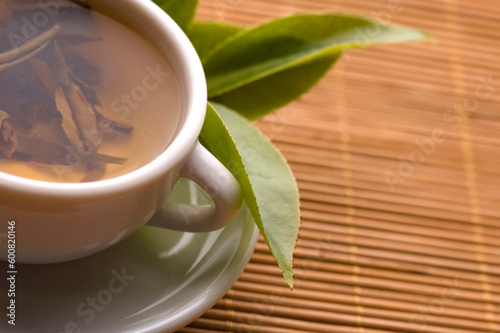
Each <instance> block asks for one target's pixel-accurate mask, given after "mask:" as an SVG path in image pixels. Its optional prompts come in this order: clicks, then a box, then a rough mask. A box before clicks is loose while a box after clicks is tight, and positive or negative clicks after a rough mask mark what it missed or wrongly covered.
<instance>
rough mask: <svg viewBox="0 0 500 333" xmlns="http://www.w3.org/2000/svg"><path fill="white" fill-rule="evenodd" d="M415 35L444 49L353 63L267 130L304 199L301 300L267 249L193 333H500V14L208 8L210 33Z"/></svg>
mask: <svg viewBox="0 0 500 333" xmlns="http://www.w3.org/2000/svg"><path fill="white" fill-rule="evenodd" d="M311 11H312V12H326V11H328V12H342V13H351V14H358V15H363V16H367V17H371V18H373V19H378V20H382V21H384V22H386V23H389V22H390V23H393V24H402V25H408V26H413V27H416V28H419V29H422V30H425V31H427V32H428V33H430V34H431V35H433V36H434V38H435V40H434V42H432V43H416V44H404V45H403V44H400V45H388V46H380V47H375V48H371V49H363V50H360V51H356V52H350V53H347V54H345V55H344V56H343V58H342V60H341V61H340V62H339V63H338V64H337V65H336V66H335V67H334V68H333V69H332V70H331V71H330V72H329V74H328V75H327V76H326V77H325V78H324V79H323V80H322V81H321V82H320V83H319V85H318V86H316V87H315V88H314V89H313V90H312V91H310V92H309V93H308V94H307V95H305V96H304V97H302V98H301V99H300V100H299V101H297V102H294V103H293V104H291V105H289V106H287V107H286V108H284V109H282V110H280V111H279V112H278V113H277V114H274V115H272V116H269V117H267V118H265V119H263V120H261V121H259V123H258V126H259V127H260V128H261V129H262V130H263V131H264V133H266V135H268V136H269V137H270V138H271V139H272V140H273V142H275V143H276V145H277V146H278V147H279V148H280V149H281V151H282V152H283V154H284V155H285V157H286V158H287V159H288V161H289V163H290V165H291V167H292V169H293V171H294V173H295V175H296V178H297V181H298V184H299V188H300V194H301V205H302V230H301V232H300V237H299V240H298V245H297V249H296V259H295V279H296V285H295V289H294V290H293V291H290V290H289V289H288V288H287V286H286V284H285V282H284V280H283V278H282V277H281V274H280V272H279V270H278V269H277V266H276V263H275V261H274V260H273V258H272V256H271V254H270V253H269V251H268V249H267V247H266V246H265V244H264V243H263V241H262V240H260V241H259V243H258V244H257V247H256V249H255V253H254V255H253V256H252V258H251V261H250V263H249V264H248V266H247V268H246V270H245V272H244V273H243V274H242V275H241V277H240V278H239V280H238V281H237V282H236V284H235V285H234V286H233V288H232V289H231V290H230V291H229V292H228V293H227V295H226V296H225V297H224V298H223V299H222V300H220V301H219V302H218V303H217V304H216V305H215V306H214V307H213V308H212V309H211V310H209V311H208V312H207V313H206V314H204V315H203V316H202V317H201V318H199V319H197V320H196V321H194V322H193V323H191V324H190V325H189V326H187V327H185V328H183V329H181V330H180V331H179V332H181V333H209V332H255V333H273V332H279V333H287V332H290V333H298V332H327V333H331V332H338V333H383V332H405V333H406V332H409V333H410V332H411V333H423V332H425V333H475V332H485V333H497V332H500V242H499V241H500V207H499V203H500V139H499V130H500V110H499V107H498V106H499V105H500V61H499V60H500V47H499V45H500V29H498V28H499V25H500V6H499V3H498V0H476V1H472V0H418V1H417V0H201V3H200V8H199V11H198V14H197V16H198V19H199V20H217V21H224V22H229V23H237V24H242V25H255V24H258V23H260V22H263V21H266V20H269V19H271V18H273V17H277V16H283V15H287V14H293V13H298V12H311Z"/></svg>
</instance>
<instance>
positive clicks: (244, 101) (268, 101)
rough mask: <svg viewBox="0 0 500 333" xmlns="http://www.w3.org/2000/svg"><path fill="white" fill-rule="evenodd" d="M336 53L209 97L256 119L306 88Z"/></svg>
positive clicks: (311, 85) (325, 68) (321, 72)
mask: <svg viewBox="0 0 500 333" xmlns="http://www.w3.org/2000/svg"><path fill="white" fill-rule="evenodd" d="M339 56H340V54H333V55H328V56H325V57H322V58H318V59H317V60H316V61H313V62H309V63H306V64H304V65H302V66H297V67H293V68H289V69H285V70H284V71H281V72H278V73H276V74H273V75H270V76H268V77H266V78H264V79H262V80H258V81H255V82H252V83H249V84H247V85H245V86H243V87H241V88H237V89H235V90H233V91H231V92H229V93H227V94H223V95H221V96H219V97H215V98H214V99H213V101H215V102H218V103H221V104H224V105H228V106H230V107H231V108H233V109H235V110H238V112H239V113H241V114H243V115H244V116H245V117H247V118H248V119H257V118H259V117H260V116H263V115H265V114H267V113H268V112H269V111H272V110H276V109H278V108H280V107H281V106H283V105H285V104H288V103H289V102H291V101H292V100H293V99H295V98H296V97H298V96H300V95H302V94H303V93H305V92H307V91H308V90H309V89H310V88H311V87H313V86H314V85H315V84H316V83H317V82H318V80H319V79H320V78H321V77H322V76H323V75H324V74H325V73H326V72H327V71H328V69H330V68H331V67H332V65H333V64H334V63H335V62H336V61H337V59H338V58H339ZM271 88H272V89H271Z"/></svg>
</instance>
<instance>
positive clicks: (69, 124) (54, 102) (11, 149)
mask: <svg viewBox="0 0 500 333" xmlns="http://www.w3.org/2000/svg"><path fill="white" fill-rule="evenodd" d="M61 6H62V7H61V8H59V9H58V10H59V11H64V15H57V16H54V17H50V18H48V21H47V25H46V26H44V27H43V29H40V30H41V31H39V33H37V34H36V35H35V36H30V38H28V36H26V33H25V31H24V30H23V29H24V28H23V26H22V25H21V23H22V22H25V20H23V19H22V18H23V17H34V16H33V15H35V14H36V13H37V11H40V5H39V2H38V1H33V0H25V1H19V0H16V1H9V2H7V6H5V5H2V6H1V7H0V10H1V11H2V13H1V17H2V18H3V19H6V20H7V23H5V24H4V25H3V27H2V28H0V35H1V36H0V52H1V53H0V86H1V87H2V89H0V158H3V159H10V160H18V161H33V162H38V163H43V164H48V165H56V166H75V165H84V166H85V169H86V170H87V175H86V176H84V178H83V179H82V181H95V180H99V179H101V178H102V177H103V175H104V172H105V170H106V165H107V164H124V163H125V162H126V159H124V158H120V157H114V156H109V155H105V154H100V153H99V148H100V146H101V144H102V143H103V141H104V140H106V139H113V138H116V137H119V136H127V135H129V134H130V133H131V131H132V127H130V126H127V125H124V124H120V123H118V122H116V121H113V120H110V119H107V118H106V117H105V116H104V115H103V114H102V113H100V112H98V111H97V108H98V107H102V104H101V102H100V101H99V98H98V96H97V92H96V89H95V87H96V85H97V84H98V83H99V77H100V73H99V70H98V69H97V68H95V66H93V65H92V64H91V63H90V62H88V61H86V60H85V59H84V58H83V57H82V56H80V55H79V54H77V53H75V52H74V49H71V46H75V45H81V44H84V43H93V42H100V41H101V39H100V38H98V37H96V36H95V35H93V34H92V31H93V27H92V12H91V11H90V10H89V8H87V7H86V6H85V5H82V4H81V3H80V2H79V1H73V2H64V3H62V4H61ZM82 22H83V23H82ZM82 24H84V25H85V27H86V28H87V27H90V28H89V29H81V27H82ZM5 27H7V28H5ZM69 154H73V155H71V156H74V155H75V154H77V155H78V158H76V159H75V158H69V157H68V156H70V155H69Z"/></svg>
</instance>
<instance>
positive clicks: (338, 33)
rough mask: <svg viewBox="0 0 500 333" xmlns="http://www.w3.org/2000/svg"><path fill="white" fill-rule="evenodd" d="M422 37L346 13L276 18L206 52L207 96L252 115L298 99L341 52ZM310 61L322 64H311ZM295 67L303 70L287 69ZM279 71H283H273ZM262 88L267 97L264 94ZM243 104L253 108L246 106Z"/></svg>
mask: <svg viewBox="0 0 500 333" xmlns="http://www.w3.org/2000/svg"><path fill="white" fill-rule="evenodd" d="M426 38H427V35H425V34H423V33H421V32H419V31H417V30H414V29H410V28H405V27H396V26H387V25H382V24H380V23H378V22H374V21H369V20H366V19H363V18H358V17H351V16H345V15H337V14H321V15H319V14H318V15H316V14H300V15H295V16H290V17H286V18H281V19H278V20H275V21H272V22H269V23H266V24H263V25H260V26H258V27H255V28H253V29H248V30H245V31H243V32H241V33H239V34H236V35H234V36H233V37H232V38H229V39H228V40H227V41H226V42H225V43H224V45H222V46H221V47H219V48H218V50H217V51H216V52H214V53H213V54H212V55H211V56H210V58H209V59H208V60H207V61H206V62H205V72H206V75H207V83H208V92H209V97H210V99H216V100H217V101H220V102H222V103H224V104H226V105H228V106H229V107H232V108H235V109H236V110H238V111H239V112H242V113H243V114H244V115H245V116H247V117H248V118H255V117H258V116H261V115H264V114H266V113H268V112H270V111H273V110H275V109H276V108H278V107H281V106H283V105H285V104H287V103H289V102H291V101H293V100H294V99H296V98H298V97H299V96H300V94H302V93H303V92H305V91H307V90H308V88H311V87H312V86H313V85H314V84H315V83H316V82H317V80H319V79H320V78H321V77H322V76H323V75H324V74H325V72H326V71H327V70H328V69H329V66H327V64H328V63H329V64H330V66H331V65H332V64H333V63H335V60H337V58H338V57H339V55H340V54H341V52H342V51H344V50H347V49H351V48H357V47H366V46H371V45H375V44H379V43H389V42H401V41H412V40H422V39H426ZM315 62H321V63H322V64H320V65H317V66H316V65H313V63H315ZM304 66H305V67H304ZM298 67H303V68H302V69H298V71H297V72H296V73H294V72H293V71H290V70H292V69H296V68H298ZM284 71H288V73H286V74H284V75H276V74H281V73H282V72H284ZM297 74H301V76H297ZM304 75H305V76H304ZM290 81H291V82H290ZM257 83H258V84H257ZM252 84H254V85H252ZM295 85H298V86H299V87H295ZM291 87H293V88H291ZM264 91H265V94H266V96H267V98H269V96H271V99H270V100H267V99H266V98H264V96H263V95H262V93H263V92H264ZM233 92H234V94H231V93H233ZM225 95H226V96H225ZM276 95H280V96H277V97H275V96H276ZM257 98H258V99H261V101H260V102H259V103H256V102H255V99H257ZM234 101H237V102H238V103H237V104H235V103H234ZM245 105H253V107H252V109H251V110H250V107H245ZM241 106H243V109H239V108H240V107H241Z"/></svg>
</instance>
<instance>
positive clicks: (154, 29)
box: [0, 0, 207, 196]
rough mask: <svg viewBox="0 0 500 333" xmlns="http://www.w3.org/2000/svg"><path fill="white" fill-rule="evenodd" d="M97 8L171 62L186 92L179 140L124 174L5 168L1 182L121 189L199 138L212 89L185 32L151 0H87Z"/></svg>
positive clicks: (178, 156)
mask: <svg viewBox="0 0 500 333" xmlns="http://www.w3.org/2000/svg"><path fill="white" fill-rule="evenodd" d="M85 2H86V3H87V4H88V5H89V6H90V7H91V8H92V9H93V10H96V11H98V12H101V13H103V14H105V15H106V16H108V17H110V18H112V19H114V20H116V21H118V22H120V23H122V24H124V25H126V26H127V27H128V28H129V29H131V30H134V31H135V32H137V33H138V34H139V35H141V36H142V37H144V38H145V39H146V40H148V41H149V42H150V43H151V44H153V46H155V48H156V49H157V50H158V51H159V52H160V54H161V55H162V56H163V57H164V58H165V59H166V61H167V62H168V63H169V64H170V67H171V70H172V71H173V72H174V73H173V74H174V75H175V76H176V78H177V80H178V83H179V85H180V91H181V96H180V99H181V105H182V106H181V113H180V120H179V126H178V128H177V131H176V133H175V134H174V139H173V141H172V142H171V143H170V145H169V146H168V147H167V148H166V150H165V151H164V152H163V153H161V154H160V155H159V156H158V157H157V158H156V159H154V160H153V161H150V162H149V163H148V164H146V165H145V166H143V167H141V168H138V169H136V170H134V171H132V172H129V173H127V174H125V175H122V176H118V177H115V178H110V179H106V180H101V181H95V182H89V183H78V184H75V183H71V184H67V183H52V182H42V181H36V180H31V179H25V178H20V177H16V176H12V175H9V174H5V173H0V184H2V186H6V187H10V188H11V189H13V188H16V189H17V190H19V191H27V192H30V193H33V192H38V193H45V194H47V195H52V194H53V195H70V196H73V195H76V194H75V191H74V190H75V187H78V189H79V191H78V195H85V194H88V195H90V194H92V193H96V191H99V193H101V194H104V193H105V192H109V191H112V189H114V190H115V191H120V190H123V189H125V188H126V187H132V186H136V185H138V184H141V183H144V182H147V181H148V180H151V179H154V178H158V177H161V176H162V174H164V173H165V172H166V170H169V169H171V168H173V167H174V166H175V165H177V164H179V163H181V162H182V160H184V159H185V158H186V156H187V155H188V154H189V152H190V151H191V149H192V147H193V146H194V144H195V143H196V141H197V138H198V135H199V133H200V131H201V127H202V125H203V121H204V118H205V111H206V101H207V88H206V81H205V76H204V72H203V68H202V65H201V62H200V60H199V57H198V55H197V53H196V51H195V49H194V47H193V46H192V44H191V42H190V41H189V39H188V38H187V37H186V35H185V34H184V32H183V31H182V30H181V29H180V28H179V27H178V26H177V24H176V23H175V22H174V21H173V20H172V19H171V18H170V17H169V16H168V15H167V14H166V13H165V12H164V11H163V10H162V9H160V8H159V7H158V6H156V5H155V4H154V3H153V2H152V1H150V0H120V1H116V0H86V1H85ZM130 52H134V50H130Z"/></svg>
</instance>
